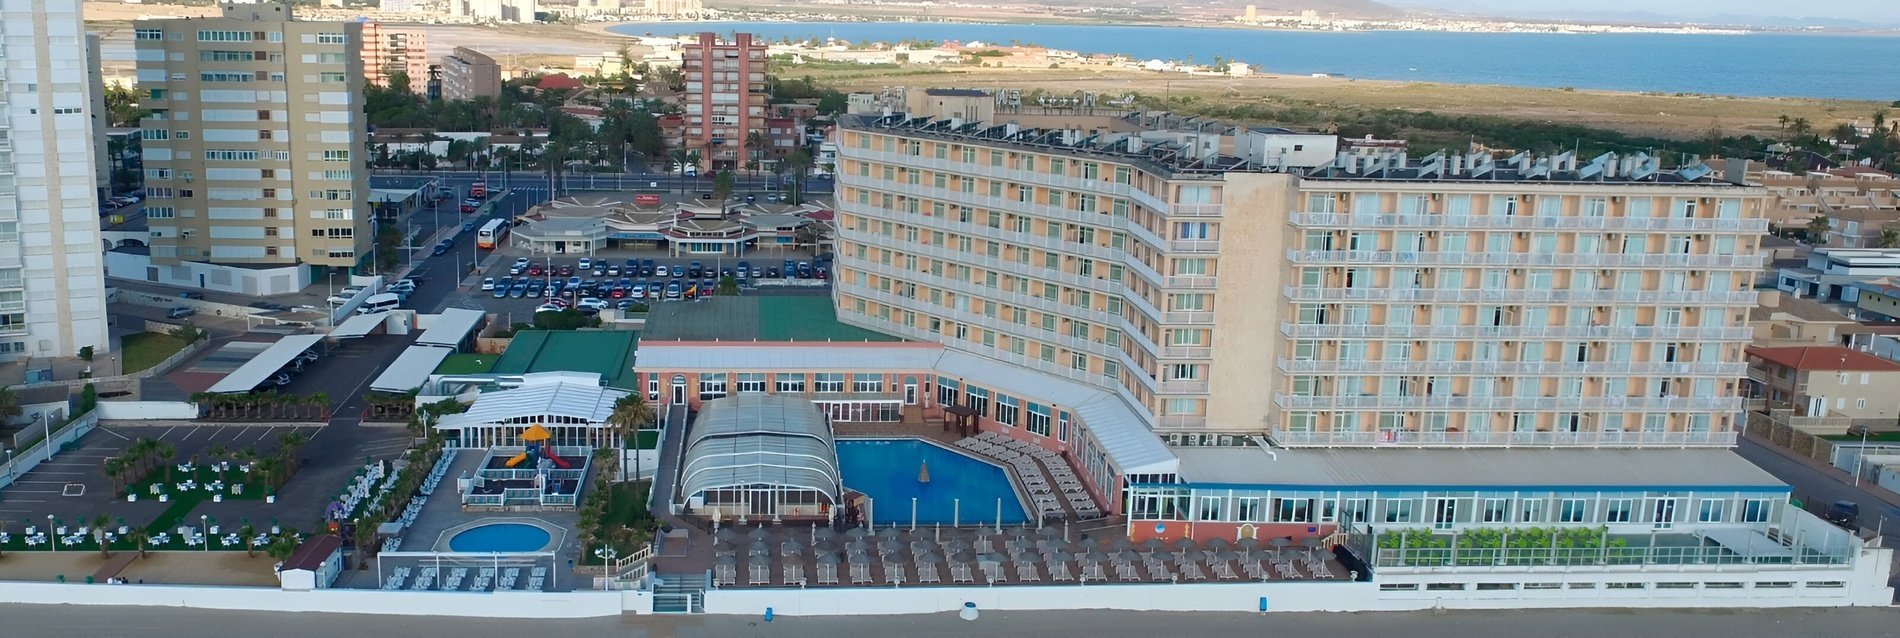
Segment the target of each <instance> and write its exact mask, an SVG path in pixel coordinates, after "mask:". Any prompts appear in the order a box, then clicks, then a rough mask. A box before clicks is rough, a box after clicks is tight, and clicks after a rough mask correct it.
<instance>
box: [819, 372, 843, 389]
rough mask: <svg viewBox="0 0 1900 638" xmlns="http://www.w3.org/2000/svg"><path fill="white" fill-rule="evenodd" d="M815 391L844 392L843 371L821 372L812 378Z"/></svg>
mask: <svg viewBox="0 0 1900 638" xmlns="http://www.w3.org/2000/svg"><path fill="white" fill-rule="evenodd" d="M812 391H813V392H828V393H829V392H844V373H843V372H820V373H818V374H817V375H814V377H813V379H812Z"/></svg>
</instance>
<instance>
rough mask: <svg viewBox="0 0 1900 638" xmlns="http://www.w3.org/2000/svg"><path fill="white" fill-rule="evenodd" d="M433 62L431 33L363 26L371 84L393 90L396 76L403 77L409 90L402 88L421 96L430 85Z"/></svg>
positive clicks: (365, 69)
mask: <svg viewBox="0 0 1900 638" xmlns="http://www.w3.org/2000/svg"><path fill="white" fill-rule="evenodd" d="M430 60H431V58H430V57H429V34H428V32H426V31H423V30H421V29H402V28H395V27H390V26H388V25H384V24H382V23H378V22H373V21H365V22H363V74H364V80H365V81H366V82H368V83H369V84H374V85H376V86H389V80H390V78H391V77H392V76H394V75H395V74H396V73H403V74H405V75H407V76H408V79H409V86H406V87H401V88H405V89H408V90H410V91H414V92H417V93H421V92H423V91H424V90H425V87H426V86H427V83H428V81H429V65H430V64H431V62H430Z"/></svg>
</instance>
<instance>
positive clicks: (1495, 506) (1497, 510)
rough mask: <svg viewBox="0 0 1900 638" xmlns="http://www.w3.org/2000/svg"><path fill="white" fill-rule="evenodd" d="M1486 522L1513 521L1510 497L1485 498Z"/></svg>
mask: <svg viewBox="0 0 1900 638" xmlns="http://www.w3.org/2000/svg"><path fill="white" fill-rule="evenodd" d="M1484 522H1486V523H1509V522H1511V499H1508V498H1487V499H1484Z"/></svg>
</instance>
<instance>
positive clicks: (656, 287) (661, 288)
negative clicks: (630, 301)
mask: <svg viewBox="0 0 1900 638" xmlns="http://www.w3.org/2000/svg"><path fill="white" fill-rule="evenodd" d="M665 294H666V284H665V283H664V282H661V281H658V280H655V281H652V282H648V283H647V298H648V299H659V298H660V297H661V296H663V295H665Z"/></svg>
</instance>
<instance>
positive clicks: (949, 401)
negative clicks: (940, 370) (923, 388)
mask: <svg viewBox="0 0 1900 638" xmlns="http://www.w3.org/2000/svg"><path fill="white" fill-rule="evenodd" d="M957 390H958V386H957V382H956V381H952V380H950V379H945V378H943V377H937V403H939V404H942V405H956V404H957V397H958V395H959V394H960V393H959V392H958V391H957Z"/></svg>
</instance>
